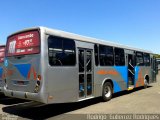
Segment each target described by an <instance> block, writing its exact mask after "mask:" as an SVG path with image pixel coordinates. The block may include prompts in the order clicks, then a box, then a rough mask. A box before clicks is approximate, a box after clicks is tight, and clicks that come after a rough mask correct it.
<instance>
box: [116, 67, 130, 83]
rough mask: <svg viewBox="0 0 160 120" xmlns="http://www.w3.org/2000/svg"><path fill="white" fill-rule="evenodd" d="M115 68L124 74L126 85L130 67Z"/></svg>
mask: <svg viewBox="0 0 160 120" xmlns="http://www.w3.org/2000/svg"><path fill="white" fill-rule="evenodd" d="M114 69H115V70H116V71H117V72H118V73H119V74H120V75H121V76H122V78H123V80H124V82H125V83H126V85H127V83H128V74H127V73H128V70H127V69H128V68H127V66H118V67H117V66H114Z"/></svg>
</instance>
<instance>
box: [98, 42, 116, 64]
mask: <svg viewBox="0 0 160 120" xmlns="http://www.w3.org/2000/svg"><path fill="white" fill-rule="evenodd" d="M99 59H100V65H101V66H113V65H114V57H113V47H110V46H104V45H99Z"/></svg>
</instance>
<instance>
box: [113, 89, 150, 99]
mask: <svg viewBox="0 0 160 120" xmlns="http://www.w3.org/2000/svg"><path fill="white" fill-rule="evenodd" d="M151 87H152V86H148V87H147V88H146V89H149V88H151ZM139 90H144V87H143V86H142V87H138V88H134V89H133V90H130V91H127V90H125V91H121V92H118V93H115V94H113V98H116V97H119V96H123V95H127V94H130V93H133V92H138V91H139Z"/></svg>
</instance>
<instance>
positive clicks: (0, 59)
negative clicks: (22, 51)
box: [0, 46, 5, 63]
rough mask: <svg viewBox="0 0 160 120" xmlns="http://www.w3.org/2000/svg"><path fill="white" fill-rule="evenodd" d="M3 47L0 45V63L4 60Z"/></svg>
mask: <svg viewBox="0 0 160 120" xmlns="http://www.w3.org/2000/svg"><path fill="white" fill-rule="evenodd" d="M4 54H5V47H4V46H3V47H2V46H0V63H2V62H3V61H4Z"/></svg>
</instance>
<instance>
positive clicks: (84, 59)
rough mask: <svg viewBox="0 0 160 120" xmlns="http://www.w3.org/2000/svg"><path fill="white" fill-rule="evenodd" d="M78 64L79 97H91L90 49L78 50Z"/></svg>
mask: <svg viewBox="0 0 160 120" xmlns="http://www.w3.org/2000/svg"><path fill="white" fill-rule="evenodd" d="M78 62H79V63H78V64H79V98H80V99H84V98H87V97H91V96H92V93H93V61H92V50H90V49H79V50H78Z"/></svg>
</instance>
